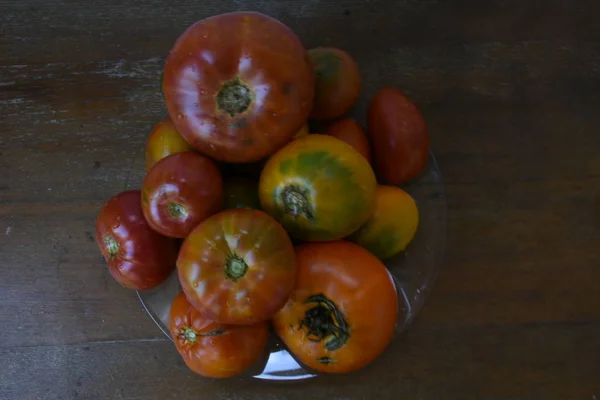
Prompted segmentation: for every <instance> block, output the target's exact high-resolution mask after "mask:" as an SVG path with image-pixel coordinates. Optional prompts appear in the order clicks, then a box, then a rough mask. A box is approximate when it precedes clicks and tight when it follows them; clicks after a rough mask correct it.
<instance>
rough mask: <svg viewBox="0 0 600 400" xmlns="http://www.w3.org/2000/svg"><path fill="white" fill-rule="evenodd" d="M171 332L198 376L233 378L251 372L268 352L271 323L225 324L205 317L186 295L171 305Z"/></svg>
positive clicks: (177, 346) (182, 354) (179, 348)
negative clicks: (251, 367)
mask: <svg viewBox="0 0 600 400" xmlns="http://www.w3.org/2000/svg"><path fill="white" fill-rule="evenodd" d="M169 329H170V331H171V337H172V338H173V342H174V343H175V347H176V348H177V351H178V352H179V354H180V355H181V357H182V358H183V360H184V361H185V364H186V365H187V366H188V368H190V369H191V370H192V371H194V372H195V373H197V374H199V375H201V376H204V377H207V378H229V377H232V376H235V375H238V374H240V373H242V372H244V371H245V370H247V369H248V368H249V367H250V366H251V365H252V364H254V363H255V362H257V361H258V360H259V359H260V358H261V356H262V355H263V352H264V350H265V347H266V344H267V338H268V324H267V323H266V322H260V323H257V324H253V325H225V324H220V323H218V322H215V321H211V320H210V319H208V318H206V317H204V316H203V315H202V314H201V313H200V312H198V310H196V309H195V308H194V307H193V306H192V305H191V304H190V302H189V301H188V300H187V298H186V297H185V294H184V293H183V292H180V293H179V295H178V296H177V297H176V298H175V300H174V301H173V303H172V304H171V311H170V319H169Z"/></svg>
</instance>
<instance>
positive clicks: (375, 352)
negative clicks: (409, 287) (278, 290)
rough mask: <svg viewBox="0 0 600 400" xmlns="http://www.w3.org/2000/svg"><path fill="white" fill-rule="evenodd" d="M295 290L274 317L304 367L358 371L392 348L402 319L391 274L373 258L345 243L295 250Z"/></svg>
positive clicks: (300, 247) (342, 371) (322, 244)
mask: <svg viewBox="0 0 600 400" xmlns="http://www.w3.org/2000/svg"><path fill="white" fill-rule="evenodd" d="M296 260H297V266H298V275H297V278H296V288H295V289H294V291H293V293H292V295H291V297H290V299H289V300H288V302H287V303H286V305H285V306H284V307H283V308H282V309H281V310H280V311H279V312H278V313H277V314H276V315H275V318H274V319H273V324H274V327H275V332H276V333H277V335H279V337H280V338H281V339H282V340H283V342H284V343H285V345H286V346H287V347H288V348H289V350H290V351H291V352H292V353H293V354H294V355H295V356H296V357H297V358H298V359H299V360H300V361H301V362H303V363H304V364H305V365H307V366H308V367H310V368H312V369H315V370H317V371H321V372H331V373H345V372H351V371H355V370H357V369H359V368H362V367H363V366H365V365H367V364H369V363H370V362H372V361H373V360H375V359H376V358H377V357H378V356H379V355H380V354H381V353H382V352H383V351H384V350H385V348H386V347H387V346H388V344H389V342H390V341H391V339H392V336H393V334H394V330H395V325H396V321H397V320H398V313H399V308H398V296H397V294H396V288H395V285H394V282H393V280H392V278H391V275H390V274H389V273H388V271H387V269H386V268H385V266H384V265H383V264H382V262H381V261H379V260H378V259H377V258H376V257H375V256H373V255H372V254H371V253H369V252H368V251H367V250H365V249H363V248H362V247H360V246H358V245H356V244H354V243H350V242H346V241H336V242H328V243H307V244H303V245H300V246H298V247H297V248H296Z"/></svg>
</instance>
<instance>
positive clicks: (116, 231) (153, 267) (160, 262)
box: [96, 190, 178, 290]
mask: <svg viewBox="0 0 600 400" xmlns="http://www.w3.org/2000/svg"><path fill="white" fill-rule="evenodd" d="M96 244H97V245H98V247H99V249H100V252H101V253H102V255H103V257H104V259H105V260H106V262H107V264H108V270H109V271H110V274H111V275H112V276H113V278H114V279H115V280H116V281H117V282H119V283H120V284H121V285H122V286H124V287H127V288H130V289H136V290H145V289H151V288H154V287H156V286H158V285H160V284H161V283H163V282H164V281H165V280H166V279H167V278H168V277H169V275H170V274H171V272H172V271H173V270H174V269H175V260H176V259H177V251H178V244H177V242H176V241H175V240H173V239H170V238H167V237H164V236H162V235H160V234H158V233H157V232H155V231H154V230H153V229H152V228H151V227H150V226H149V225H148V222H146V219H145V218H144V215H143V212H142V208H141V192H140V191H139V190H129V191H125V192H121V193H119V194H117V195H115V196H114V197H112V198H111V199H110V200H108V201H107V202H106V203H105V204H104V206H103V207H102V209H101V210H100V213H99V214H98V217H97V219H96Z"/></svg>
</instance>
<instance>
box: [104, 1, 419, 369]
mask: <svg viewBox="0 0 600 400" xmlns="http://www.w3.org/2000/svg"><path fill="white" fill-rule="evenodd" d="M162 89H163V95H164V99H165V103H166V107H167V109H168V112H169V118H167V119H166V120H164V121H162V122H160V123H158V124H157V125H156V126H155V128H154V130H153V131H152V132H151V133H150V136H149V138H148V141H147V144H146V153H145V156H146V176H145V179H144V181H143V184H142V186H141V188H140V189H139V190H129V191H125V192H122V193H119V194H117V195H116V196H114V197H113V198H111V199H110V200H109V201H108V202H107V203H106V204H105V205H104V206H103V208H102V209H101V211H100V214H99V215H98V218H97V221H96V241H97V244H98V246H99V248H100V251H101V252H102V254H103V256H104V257H105V259H106V261H107V263H108V268H109V271H110V273H111V274H112V276H113V277H114V278H115V280H116V281H117V282H119V283H120V284H121V285H123V286H125V287H127V288H132V289H136V290H146V289H151V288H155V287H157V286H159V285H160V284H161V283H163V282H165V280H166V279H167V278H168V277H169V276H170V275H171V274H172V273H173V272H174V271H176V273H177V276H178V278H179V282H180V284H181V289H182V290H181V292H180V294H179V295H178V296H177V297H176V299H175V300H174V301H173V303H172V305H171V313H170V330H171V334H172V338H173V340H174V342H175V346H176V348H177V350H178V352H179V353H180V354H181V356H182V357H183V359H184V360H185V362H186V364H187V366H188V367H189V368H190V369H191V370H193V371H194V372H196V373H198V374H200V375H202V376H206V377H230V376H234V375H237V374H239V373H241V372H242V371H244V370H246V369H247V368H248V367H250V366H251V365H252V364H253V363H255V362H256V361H257V360H258V359H260V358H261V357H262V356H264V352H265V351H266V350H265V347H266V343H267V338H268V332H269V327H272V328H273V330H274V332H275V333H276V335H277V336H279V338H280V339H281V340H282V341H283V343H284V344H285V345H286V346H287V348H288V349H289V351H290V352H291V353H292V354H293V355H294V356H295V358H296V359H297V360H299V361H300V362H301V363H302V364H304V365H305V366H306V367H308V368H311V369H312V370H315V371H320V372H325V373H346V372H350V371H355V370H357V369H359V368H362V367H363V366H365V365H367V364H369V363H370V362H372V361H373V360H375V359H376V358H377V357H378V356H379V355H380V354H381V353H382V352H383V351H384V350H385V348H386V347H387V346H388V344H389V342H390V340H391V338H392V336H393V333H394V330H395V326H396V324H397V323H398V321H401V320H402V318H401V316H400V315H399V313H400V312H401V311H400V309H399V302H398V296H397V292H396V287H395V284H394V281H393V279H392V277H391V275H390V273H389V272H388V271H387V269H386V267H385V265H384V264H383V262H382V260H385V259H387V258H389V257H392V256H394V255H396V254H398V253H400V252H402V251H404V250H405V249H406V247H407V245H408V244H409V243H410V242H411V240H412V239H413V237H414V235H415V233H416V231H417V228H418V224H419V210H418V208H417V204H416V203H415V201H414V200H413V198H412V197H411V196H410V195H409V194H408V193H406V192H405V191H404V190H402V189H400V188H399V187H398V186H397V185H399V184H401V183H405V182H408V181H409V180H411V179H414V178H416V177H417V176H418V175H419V174H420V173H421V172H422V171H423V169H424V168H425V166H426V164H427V160H428V154H429V137H428V133H427V128H426V125H425V122H424V120H423V117H422V116H421V113H420V112H419V110H418V109H417V107H416V106H415V105H414V104H413V103H412V102H411V101H410V100H409V99H408V98H407V97H406V96H405V95H404V94H402V93H401V92H400V91H398V90H397V89H395V88H391V87H385V88H381V89H380V90H379V91H378V92H377V93H376V94H375V96H374V97H373V98H372V99H371V102H370V105H369V109H368V115H367V118H366V120H367V126H366V128H367V129H366V130H365V129H364V128H363V127H362V126H361V124H359V123H358V122H357V121H356V120H354V119H352V118H350V117H348V114H349V113H350V111H351V110H352V108H353V107H354V104H355V103H356V101H357V99H358V98H359V96H360V93H361V80H360V73H359V68H358V65H357V63H356V62H355V61H354V60H353V59H352V57H351V56H350V55H349V54H348V53H347V52H346V51H344V50H341V49H336V48H326V47H319V48H315V49H310V50H307V49H305V48H304V46H303V44H302V42H301V41H300V39H299V38H298V37H297V36H296V35H295V34H294V32H292V31H291V30H290V29H289V28H288V27H286V26H285V25H283V24H282V23H281V22H279V21H277V20H275V19H273V18H271V17H269V16H266V15H264V14H260V13H256V12H234V13H227V14H221V15H217V16H213V17H210V18H207V19H204V20H201V21H198V22H197V23H195V24H193V25H192V26H190V27H189V28H188V29H187V30H186V31H185V32H184V33H183V34H182V35H181V36H180V37H179V38H178V40H177V41H176V43H175V45H174V47H173V49H172V50H171V52H170V53H169V55H168V57H167V60H166V63H165V68H164V73H163V80H162ZM314 121H318V122H319V124H320V126H321V127H322V128H320V129H319V130H315V129H314V128H312V126H313V123H314ZM309 127H310V128H309Z"/></svg>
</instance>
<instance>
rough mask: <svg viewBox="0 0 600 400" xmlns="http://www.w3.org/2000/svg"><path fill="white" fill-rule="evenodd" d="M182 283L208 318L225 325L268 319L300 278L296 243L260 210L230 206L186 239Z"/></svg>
mask: <svg viewBox="0 0 600 400" xmlns="http://www.w3.org/2000/svg"><path fill="white" fill-rule="evenodd" d="M177 271H178V275H179V281H180V283H181V287H182V289H183V291H184V292H185V294H186V296H187V298H188V299H189V301H190V302H191V303H192V304H193V305H194V307H196V309H198V310H199V311H200V312H201V313H202V314H203V315H205V316H206V317H208V318H210V319H212V320H214V321H217V322H221V323H225V324H252V323H256V322H260V321H265V320H268V319H270V318H272V317H273V315H274V314H275V313H276V312H277V311H278V310H279V309H280V308H281V307H282V306H283V305H284V304H285V302H286V301H287V299H288V297H289V294H290V293H291V291H292V289H293V287H294V282H295V279H296V258H295V254H294V247H293V245H292V242H291V240H290V238H289V236H288V234H287V232H286V231H285V230H284V229H283V227H282V226H281V225H280V224H279V223H278V222H277V221H275V220H274V219H273V218H272V217H270V216H269V215H268V214H266V213H265V212H263V211H260V210H253V209H249V208H240V209H232V210H225V211H222V212H220V213H218V214H215V215H213V216H212V217H210V218H208V219H206V220H205V221H204V222H202V223H201V224H200V225H198V227H196V228H195V229H194V230H193V231H192V233H190V235H189V236H188V237H187V238H186V239H185V241H184V242H183V245H182V247H181V250H180V252H179V257H178V259H177Z"/></svg>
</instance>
